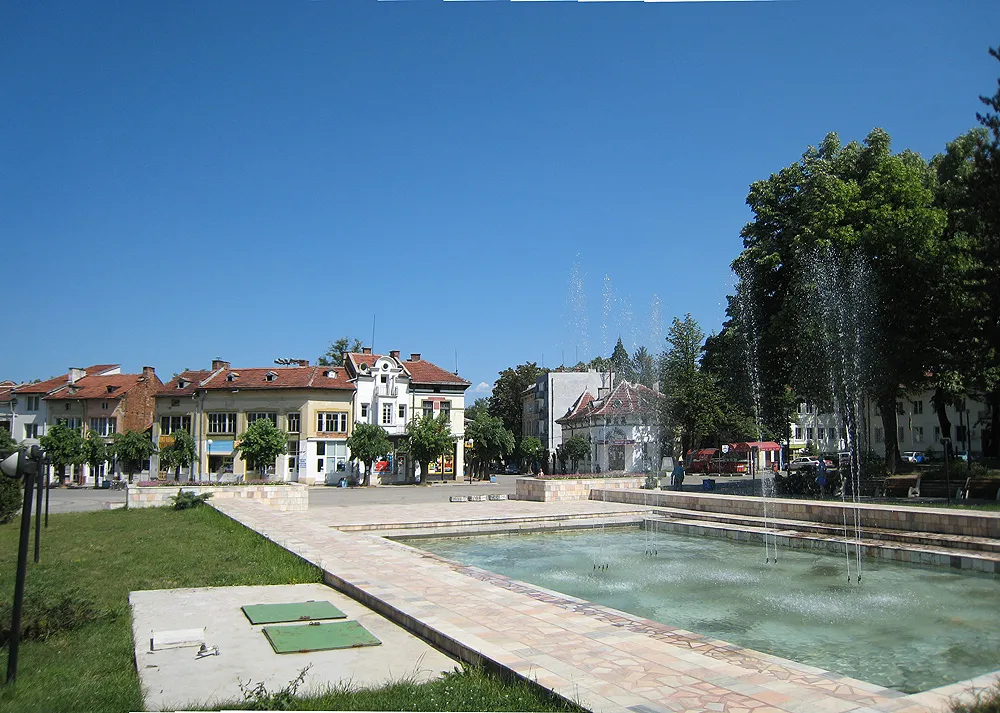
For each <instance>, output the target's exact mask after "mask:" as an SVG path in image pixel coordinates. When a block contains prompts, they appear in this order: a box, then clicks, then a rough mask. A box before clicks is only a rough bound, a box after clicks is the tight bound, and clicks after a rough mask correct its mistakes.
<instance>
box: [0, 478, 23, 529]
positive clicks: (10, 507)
mask: <svg viewBox="0 0 1000 713" xmlns="http://www.w3.org/2000/svg"><path fill="white" fill-rule="evenodd" d="M23 503H24V495H23V493H22V491H21V479H20V478H8V477H7V476H6V475H0V525H2V524H4V523H7V522H10V521H11V520H13V519H14V517H15V516H16V515H17V513H18V512H20V511H21V507H22V505H23Z"/></svg>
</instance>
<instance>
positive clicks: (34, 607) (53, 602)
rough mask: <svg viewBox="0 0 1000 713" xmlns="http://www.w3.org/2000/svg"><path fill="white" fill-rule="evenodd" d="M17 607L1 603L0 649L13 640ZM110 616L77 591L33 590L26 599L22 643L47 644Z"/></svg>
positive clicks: (22, 618)
mask: <svg viewBox="0 0 1000 713" xmlns="http://www.w3.org/2000/svg"><path fill="white" fill-rule="evenodd" d="M12 609H13V605H12V603H11V602H9V601H2V602H0V647H3V646H6V645H7V642H8V641H10V623H11V621H10V619H11V610H12ZM105 615H106V612H104V611H102V610H100V609H99V608H98V607H97V606H96V605H95V604H94V603H93V602H92V601H90V600H88V599H87V598H86V597H84V596H83V595H82V594H81V593H80V592H77V591H63V592H58V593H54V592H50V591H48V590H45V589H43V590H41V591H34V592H33V591H31V590H30V589H29V590H28V592H27V593H26V595H25V598H24V609H22V611H21V640H22V641H32V640H33V641H45V640H46V639H49V638H51V637H52V636H54V635H55V634H58V633H60V632H63V631H72V630H73V629H76V628H79V627H81V626H83V625H84V624H87V623H89V622H92V621H97V620H98V619H101V618H102V617H104V616H105Z"/></svg>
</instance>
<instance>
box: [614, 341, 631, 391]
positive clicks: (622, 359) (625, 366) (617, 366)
mask: <svg viewBox="0 0 1000 713" xmlns="http://www.w3.org/2000/svg"><path fill="white" fill-rule="evenodd" d="M611 369H612V371H614V374H615V377H616V378H617V379H624V380H625V381H635V374H634V373H633V369H632V357H630V356H629V355H628V350H626V349H625V345H624V344H622V338H621V337H618V342H617V344H615V348H614V351H612V352H611Z"/></svg>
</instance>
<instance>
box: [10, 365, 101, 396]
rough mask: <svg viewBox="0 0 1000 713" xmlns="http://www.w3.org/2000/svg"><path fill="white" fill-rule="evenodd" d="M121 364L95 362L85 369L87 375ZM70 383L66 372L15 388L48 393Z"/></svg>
mask: <svg viewBox="0 0 1000 713" xmlns="http://www.w3.org/2000/svg"><path fill="white" fill-rule="evenodd" d="M119 366H120V365H119V364H95V365H94V366H88V367H87V368H86V369H84V370H83V371H84V372H86V374H87V376H90V375H95V374H102V373H104V372H105V371H110V370H111V369H117V368H118V367H119ZM67 384H69V373H68V372H67V373H65V374H63V375H62V376H56V377H54V378H52V379H46V380H45V381H39V382H36V383H34V384H22V385H21V386H18V387H16V388H15V389H14V392H15V393H18V394H47V393H49V392H50V391H54V390H55V389H58V388H60V387H62V386H66V385H67Z"/></svg>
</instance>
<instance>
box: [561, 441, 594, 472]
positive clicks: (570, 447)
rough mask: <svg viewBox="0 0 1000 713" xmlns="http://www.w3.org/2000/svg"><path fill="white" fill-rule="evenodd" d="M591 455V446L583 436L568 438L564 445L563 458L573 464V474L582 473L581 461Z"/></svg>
mask: <svg viewBox="0 0 1000 713" xmlns="http://www.w3.org/2000/svg"><path fill="white" fill-rule="evenodd" d="M589 455H590V444H589V443H587V439H586V438H584V437H583V436H573V437H572V438H567V439H566V440H565V441H563V444H562V456H563V457H564V459H567V460H569V461H570V462H571V463H572V464H573V472H574V473H579V472H580V461H582V460H585V459H586V458H587V456H589Z"/></svg>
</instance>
